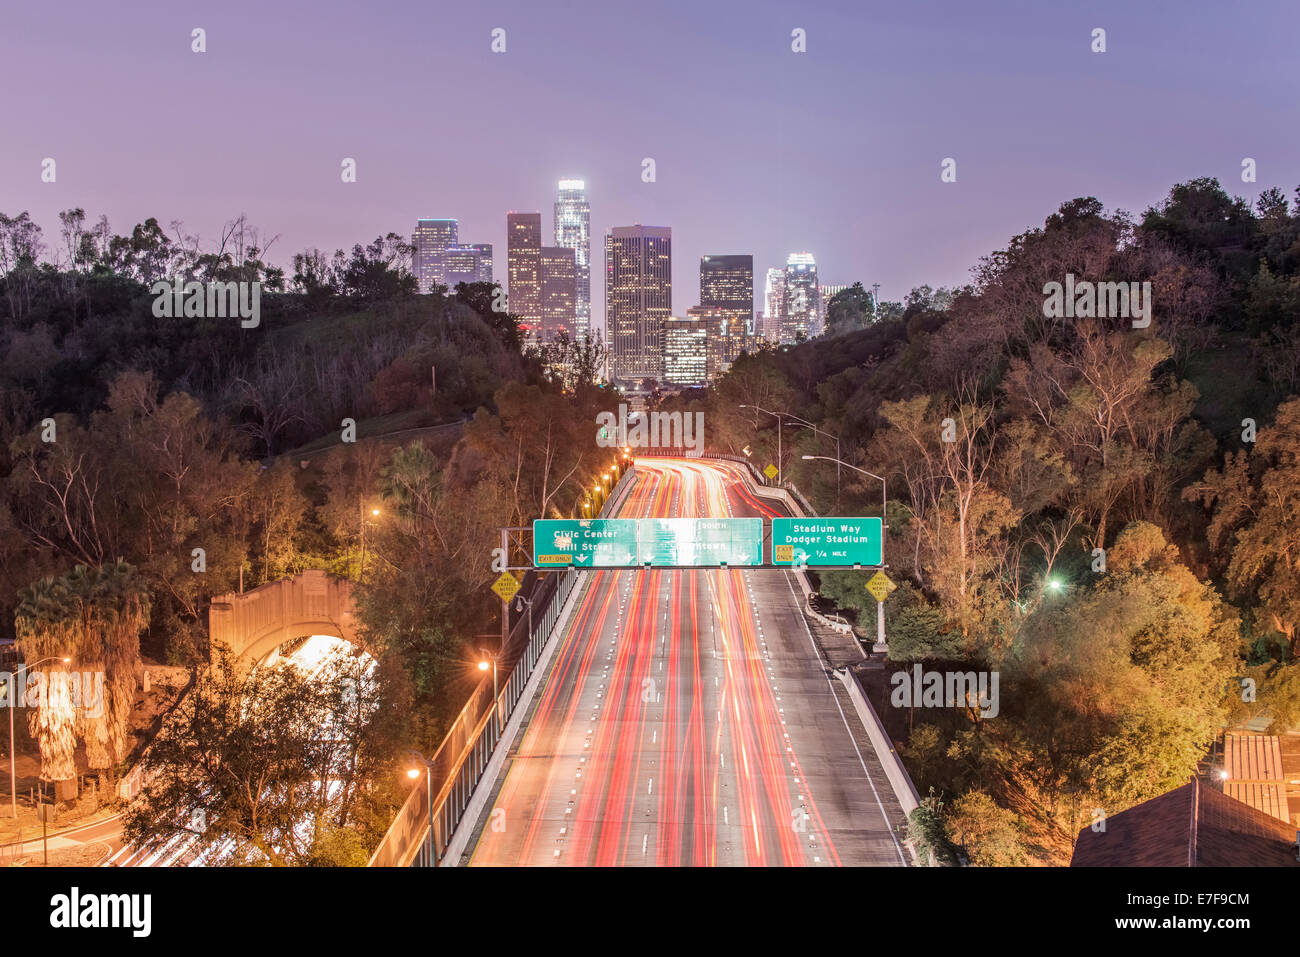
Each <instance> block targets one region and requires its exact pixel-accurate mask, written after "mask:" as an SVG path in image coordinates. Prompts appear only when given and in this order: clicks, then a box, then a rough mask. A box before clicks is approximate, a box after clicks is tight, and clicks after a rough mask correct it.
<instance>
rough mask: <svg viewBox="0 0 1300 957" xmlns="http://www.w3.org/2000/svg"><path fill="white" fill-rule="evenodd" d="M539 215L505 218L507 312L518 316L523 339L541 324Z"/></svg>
mask: <svg viewBox="0 0 1300 957" xmlns="http://www.w3.org/2000/svg"><path fill="white" fill-rule="evenodd" d="M541 260H542V214H541V213H507V214H506V272H507V274H508V277H509V281H510V287H509V298H508V300H507V303H508V305H509V308H510V312H511V313H513V314H514V315H516V316H518V317H519V319H520V325H521V327H522V331H523V333H524V336H525V337H532V336H535V335H536V334H537V332H538V330H539V329H540V327H541V324H542V288H541V279H542V276H541V268H542V262H541Z"/></svg>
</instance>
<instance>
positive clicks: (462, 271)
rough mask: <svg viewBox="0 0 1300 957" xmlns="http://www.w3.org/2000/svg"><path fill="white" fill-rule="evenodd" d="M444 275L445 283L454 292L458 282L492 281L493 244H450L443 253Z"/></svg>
mask: <svg viewBox="0 0 1300 957" xmlns="http://www.w3.org/2000/svg"><path fill="white" fill-rule="evenodd" d="M442 277H443V278H442V281H443V284H444V285H446V287H447V289H448V290H449V291H452V292H455V290H456V284H457V283H461V282H491V281H492V246H491V244H489V243H477V244H475V245H472V246H459V245H458V246H448V247H447V248H446V249H445V250H444V251H443V254H442Z"/></svg>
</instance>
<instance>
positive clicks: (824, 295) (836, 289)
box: [818, 283, 849, 332]
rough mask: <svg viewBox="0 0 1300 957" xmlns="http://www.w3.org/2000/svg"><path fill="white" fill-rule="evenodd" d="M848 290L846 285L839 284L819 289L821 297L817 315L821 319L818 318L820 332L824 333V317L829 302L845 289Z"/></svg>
mask: <svg viewBox="0 0 1300 957" xmlns="http://www.w3.org/2000/svg"><path fill="white" fill-rule="evenodd" d="M848 288H849V287H848V285H847V284H845V283H841V284H840V285H838V286H822V287H821V293H820V295H821V309H820V310H819V311H818V312H819V315H820V317H821V318H820V322H821V330H822V331H823V332H825V331H826V316H827V314H828V311H829V309H830V304H831V300H832V299H834V298H835V297H836V296H837V295H839V294H840V293H842V292H843V291H844V290H845V289H848Z"/></svg>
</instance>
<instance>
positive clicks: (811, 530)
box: [772, 518, 883, 568]
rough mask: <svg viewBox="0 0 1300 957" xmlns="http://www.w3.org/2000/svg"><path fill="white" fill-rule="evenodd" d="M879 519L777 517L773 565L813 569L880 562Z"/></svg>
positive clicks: (880, 539) (880, 538) (880, 533)
mask: <svg viewBox="0 0 1300 957" xmlns="http://www.w3.org/2000/svg"><path fill="white" fill-rule="evenodd" d="M881 541H882V530H881V520H880V519H878V518H774V519H772V564H773V565H806V566H808V567H809V568H818V567H820V568H833V567H839V566H847V567H850V568H851V567H853V566H855V565H879V564H881V558H882V554H883V549H882V547H881Z"/></svg>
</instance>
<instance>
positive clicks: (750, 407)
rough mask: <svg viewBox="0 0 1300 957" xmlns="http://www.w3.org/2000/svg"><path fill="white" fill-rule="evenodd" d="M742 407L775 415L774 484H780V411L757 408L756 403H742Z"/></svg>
mask: <svg viewBox="0 0 1300 957" xmlns="http://www.w3.org/2000/svg"><path fill="white" fill-rule="evenodd" d="M740 408H742V409H753V410H754V411H755V412H762V413H763V414H764V415H774V416H776V484H777V485H780V484H781V413H780V412H770V411H768V410H767V409H763V408H759V407H758V406H756V405H742V406H741V407H740Z"/></svg>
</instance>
